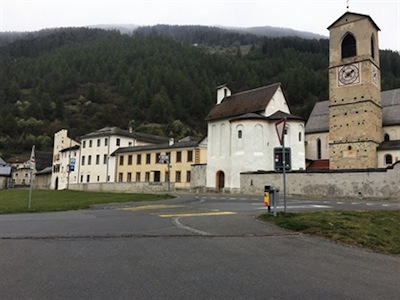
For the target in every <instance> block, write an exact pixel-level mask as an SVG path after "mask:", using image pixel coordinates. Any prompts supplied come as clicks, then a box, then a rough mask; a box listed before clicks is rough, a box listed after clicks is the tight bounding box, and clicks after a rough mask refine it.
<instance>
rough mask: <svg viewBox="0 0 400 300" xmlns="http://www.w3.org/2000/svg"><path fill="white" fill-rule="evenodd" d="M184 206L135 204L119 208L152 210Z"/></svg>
mask: <svg viewBox="0 0 400 300" xmlns="http://www.w3.org/2000/svg"><path fill="white" fill-rule="evenodd" d="M178 207H184V206H182V205H143V206H135V207H124V208H120V209H119V210H127V211H139V210H151V209H165V208H178Z"/></svg>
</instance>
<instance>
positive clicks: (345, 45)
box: [342, 34, 357, 59]
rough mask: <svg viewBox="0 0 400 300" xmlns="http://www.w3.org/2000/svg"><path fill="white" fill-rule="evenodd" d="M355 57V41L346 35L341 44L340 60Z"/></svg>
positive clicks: (352, 37) (351, 36)
mask: <svg viewBox="0 0 400 300" xmlns="http://www.w3.org/2000/svg"><path fill="white" fill-rule="evenodd" d="M356 55H357V46H356V39H355V38H354V36H353V35H351V34H347V35H346V36H345V38H344V39H343V42H342V59H343V58H347V57H352V56H356Z"/></svg>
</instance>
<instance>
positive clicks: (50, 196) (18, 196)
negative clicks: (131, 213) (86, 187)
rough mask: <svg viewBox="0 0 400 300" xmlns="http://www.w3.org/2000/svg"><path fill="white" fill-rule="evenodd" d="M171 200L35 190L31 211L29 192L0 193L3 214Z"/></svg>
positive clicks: (166, 197) (128, 195) (141, 195)
mask: <svg viewBox="0 0 400 300" xmlns="http://www.w3.org/2000/svg"><path fill="white" fill-rule="evenodd" d="M171 197H172V196H170V195H166V194H129V193H100V192H80V191H71V190H61V191H54V190H52V191H49V190H33V191H32V197H31V209H28V198H29V190H0V214H10V213H24V212H49V211H65V210H76V209H85V208H88V207H89V206H90V205H93V204H105V203H117V202H139V201H154V200H162V199H168V198H171Z"/></svg>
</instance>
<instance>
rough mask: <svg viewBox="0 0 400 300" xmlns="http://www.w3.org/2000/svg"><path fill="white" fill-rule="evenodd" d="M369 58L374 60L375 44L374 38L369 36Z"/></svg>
mask: <svg viewBox="0 0 400 300" xmlns="http://www.w3.org/2000/svg"><path fill="white" fill-rule="evenodd" d="M371 56H372V58H375V42H374V36H371Z"/></svg>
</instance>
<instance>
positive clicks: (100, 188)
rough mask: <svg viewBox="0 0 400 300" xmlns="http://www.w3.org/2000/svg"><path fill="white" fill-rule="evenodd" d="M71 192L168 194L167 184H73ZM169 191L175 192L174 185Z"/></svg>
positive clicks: (172, 184) (171, 184)
mask: <svg viewBox="0 0 400 300" xmlns="http://www.w3.org/2000/svg"><path fill="white" fill-rule="evenodd" d="M69 188H70V189H71V190H77V191H88V192H119V193H168V183H167V182H108V183H74V184H70V185H69ZM170 191H171V192H173V191H175V185H174V183H173V182H171V183H170Z"/></svg>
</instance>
